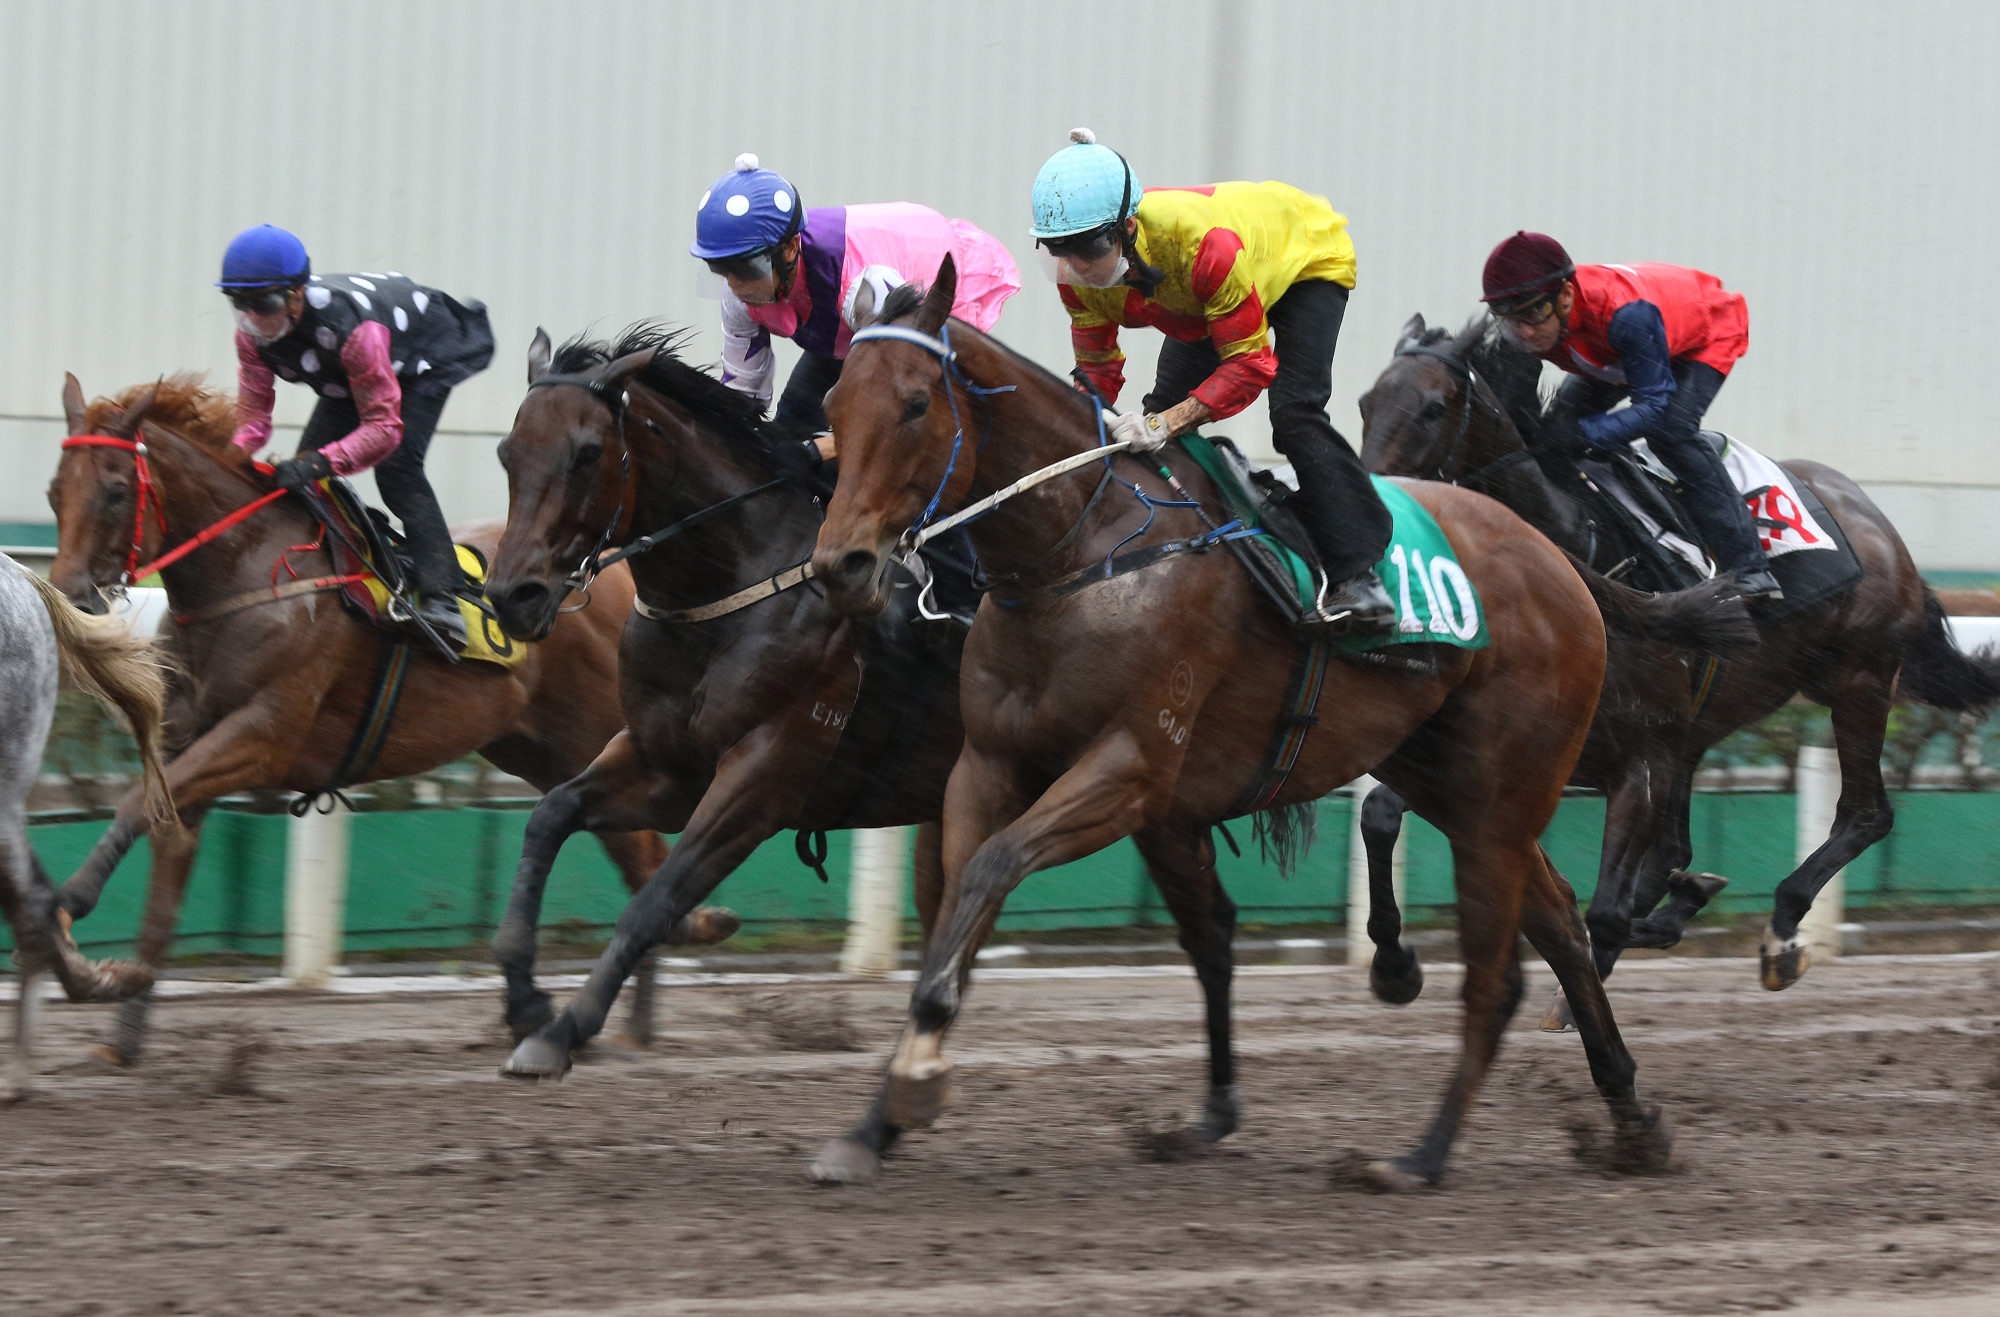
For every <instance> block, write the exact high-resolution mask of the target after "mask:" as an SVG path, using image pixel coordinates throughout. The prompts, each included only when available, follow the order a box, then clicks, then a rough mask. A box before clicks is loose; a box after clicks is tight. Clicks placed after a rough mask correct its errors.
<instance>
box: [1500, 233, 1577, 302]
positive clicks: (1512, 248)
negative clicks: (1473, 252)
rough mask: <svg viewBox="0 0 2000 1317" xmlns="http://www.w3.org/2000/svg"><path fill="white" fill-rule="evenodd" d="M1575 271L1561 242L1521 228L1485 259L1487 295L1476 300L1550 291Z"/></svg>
mask: <svg viewBox="0 0 2000 1317" xmlns="http://www.w3.org/2000/svg"><path fill="white" fill-rule="evenodd" d="M1575 273H1576V265H1575V264H1574V263H1573V262H1572V261H1571V260H1570V258H1569V253H1568V252H1566V251H1564V250H1563V245H1562V244H1561V243H1559V242H1557V241H1556V240H1555V239H1554V238H1551V237H1550V236H1549V235H1548V234H1546V233H1530V232H1528V231H1527V230H1526V229H1522V230H1521V231H1520V232H1518V233H1516V234H1515V235H1514V236H1513V237H1511V238H1508V239H1506V240H1505V241H1503V242H1502V243H1501V244H1500V245H1499V246H1498V247H1495V248H1494V249H1493V254H1492V255H1490V256H1488V257H1487V258H1486V273H1485V276H1484V278H1483V280H1482V282H1483V283H1484V284H1485V287H1486V295H1485V296H1484V297H1482V298H1480V299H1479V300H1480V301H1482V302H1496V301H1499V300H1501V299H1503V298H1509V297H1519V296H1520V295H1521V294H1523V293H1539V292H1553V291H1554V290H1555V288H1556V286H1557V285H1558V284H1560V283H1561V282H1562V281H1563V280H1565V279H1567V278H1569V277H1570V276H1571V275H1573V274H1575Z"/></svg>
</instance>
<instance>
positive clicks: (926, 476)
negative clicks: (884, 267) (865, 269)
mask: <svg viewBox="0 0 2000 1317" xmlns="http://www.w3.org/2000/svg"><path fill="white" fill-rule="evenodd" d="M957 291H958V269H957V266H956V264H955V263H954V262H953V260H952V258H951V257H950V256H949V255H947V256H946V257H945V258H944V263H943V264H942V265H940V266H939V267H938V272H937V278H936V280H935V281H933V282H932V284H931V286H930V291H929V292H926V293H922V294H919V292H918V290H917V289H916V288H915V287H914V286H912V285H904V286H903V287H901V288H898V289H896V290H895V291H893V292H891V293H890V294H889V296H888V298H887V299H886V300H885V301H884V302H883V304H882V307H881V309H880V311H879V312H878V315H877V319H876V322H875V323H874V324H872V325H869V326H867V327H866V328H864V329H861V330H859V331H857V332H856V334H855V337H854V344H853V346H852V347H851V348H850V349H849V351H848V355H847V361H846V363H845V365H844V366H843V367H842V368H841V372H840V382H839V383H838V384H836V385H834V386H833V388H832V389H831V390H830V391H829V392H828V393H827V395H826V415H827V421H828V422H829V424H831V425H832V427H833V433H834V445H835V448H836V450H837V451H838V453H839V455H840V482H839V485H838V486H837V487H836V488H835V490H834V494H833V498H832V499H831V500H830V501H829V502H828V504H827V509H826V522H825V524H824V525H823V526H821V527H820V533H819V547H818V549H817V551H816V552H815V553H814V554H813V573H814V575H815V576H816V577H817V579H818V580H819V582H820V584H821V586H822V588H824V589H825V591H826V598H827V602H828V603H830V604H832V605H833V607H834V608H835V609H837V610H839V611H841V612H844V613H850V614H864V613H873V612H876V611H879V610H880V609H881V607H882V606H883V603H884V602H885V600H886V598H887V596H886V595H885V593H884V590H883V577H884V574H885V573H886V571H887V569H888V566H889V561H890V557H891V555H892V554H893V553H894V551H895V548H896V544H897V542H898V541H899V540H901V538H902V537H903V533H904V532H905V531H907V530H909V529H910V528H911V527H912V526H913V525H914V524H915V523H916V522H917V521H918V520H920V519H921V518H923V517H924V515H925V513H926V512H927V511H932V510H935V509H937V508H939V507H941V506H950V505H953V504H955V502H956V501H957V500H958V499H959V498H961V497H962V496H963V495H964V493H965V491H966V490H967V489H969V488H970V487H971V484H972V479H973V473H974V469H975V456H976V455H975V454H974V453H973V452H972V451H970V446H969V445H968V444H967V443H966V442H965V441H964V438H963V431H962V430H961V428H960V426H959V424H958V420H957V417H958V414H959V410H960V406H959V403H962V402H963V401H964V399H963V397H961V399H960V400H958V402H955V401H954V399H953V397H952V394H951V387H952V382H951V377H950V376H951V372H950V371H949V370H948V364H949V362H948V353H947V349H946V348H945V346H944V345H943V343H942V342H940V341H939V339H938V334H939V332H940V331H941V330H943V329H944V327H945V321H946V320H947V319H949V318H950V316H951V307H952V301H953V299H954V298H955V297H956V295H957Z"/></svg>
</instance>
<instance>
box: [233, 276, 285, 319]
mask: <svg viewBox="0 0 2000 1317" xmlns="http://www.w3.org/2000/svg"><path fill="white" fill-rule="evenodd" d="M222 291H223V293H224V294H225V295H226V296H227V297H228V298H229V304H230V305H231V306H233V307H235V308H236V309H237V310H238V311H243V312H247V313H248V314H250V315H253V316H270V315H276V314H277V313H278V312H280V311H282V310H284V309H285V301H286V299H287V298H288V297H289V296H290V294H291V289H290V288H288V287H286V286H285V285H283V284H272V285H269V286H266V287H263V288H225V289H223V290H222Z"/></svg>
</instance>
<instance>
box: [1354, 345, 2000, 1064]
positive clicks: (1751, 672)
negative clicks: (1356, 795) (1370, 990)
mask: <svg viewBox="0 0 2000 1317" xmlns="http://www.w3.org/2000/svg"><path fill="white" fill-rule="evenodd" d="M1539 374H1540V363H1539V362H1538V361H1537V360H1536V359H1535V358H1533V357H1530V356H1528V355H1527V354H1526V353H1523V352H1520V351H1518V350H1516V349H1514V348H1511V347H1509V346H1507V345H1505V344H1504V343H1496V342H1493V341H1490V338H1489V336H1488V334H1487V332H1486V322H1485V321H1484V320H1483V319H1482V320H1475V321H1474V322H1473V323H1472V324H1470V325H1468V326H1467V327H1466V328H1465V329H1464V330H1462V331H1461V332H1460V333H1459V334H1457V335H1456V336H1453V335H1452V334H1450V333H1448V332H1447V331H1444V330H1441V329H1436V328H1427V327H1426V326H1425V325H1424V321H1423V317H1422V316H1417V317H1415V318H1413V319H1412V320H1411V321H1410V322H1409V324H1407V325H1405V326H1404V329H1403V335H1402V337H1401V339H1400V340H1399V341H1398V343H1397V346H1396V355H1395V356H1394V357H1393V358H1392V359H1391V360H1390V362H1389V365H1388V367H1387V368H1386V369H1384V370H1383V372H1382V375H1381V377H1380V378H1379V379H1377V380H1376V381H1375V385H1374V387H1373V388H1371V389H1370V390H1369V391H1368V392H1367V393H1366V394H1365V395H1363V397H1362V399H1361V415H1362V423H1363V427H1364V430H1363V434H1364V439H1363V445H1362V456H1363V460H1364V461H1365V462H1366V463H1367V464H1368V466H1369V468H1370V469H1371V470H1373V471H1377V472H1380V473H1382V474H1384V475H1404V476H1426V477H1433V478H1436V479H1439V480H1449V481H1452V482H1454V483H1457V484H1460V485H1462V486H1464V487H1468V488H1476V489H1478V490H1479V491H1481V492H1482V493H1485V494H1489V495H1491V496H1492V497H1494V498H1496V499H1499V500H1500V501H1501V502H1502V503H1505V504H1506V505H1507V506H1508V507H1510V508H1512V509H1514V511H1516V512H1518V513H1519V514H1521V516H1523V517H1524V518H1526V519H1527V520H1528V522H1529V523H1530V524H1531V525H1533V526H1534V527H1535V528H1536V529H1538V530H1540V531H1541V532H1542V533H1543V534H1545V535H1547V536H1548V537H1549V538H1550V539H1552V540H1554V541H1555V542H1556V543H1557V544H1560V545H1562V546H1563V547H1564V548H1565V549H1567V550H1569V551H1570V552H1571V553H1574V554H1576V555H1577V556H1579V557H1582V558H1587V557H1588V556H1589V554H1590V552H1591V550H1592V547H1593V545H1595V544H1596V543H1597V542H1598V538H1599V537H1598V536H1597V534H1596V532H1595V531H1594V530H1593V528H1592V525H1591V521H1590V516H1591V513H1590V509H1589V508H1587V507H1586V506H1585V505H1584V504H1583V502H1581V501H1580V500H1579V499H1578V498H1576V497H1573V496H1571V495H1570V494H1569V493H1568V492H1567V491H1566V490H1565V489H1563V488H1562V487H1561V486H1559V485H1557V484H1556V483H1555V482H1554V481H1553V480H1552V479H1550V477H1549V476H1548V474H1547V473H1546V472H1545V471H1544V470H1543V468H1542V466H1541V465H1540V464H1539V463H1538V462H1536V461H1534V460H1533V459H1532V457H1531V455H1530V453H1529V451H1528V448H1527V446H1526V444H1524V442H1523V440H1522V435H1521V431H1520V429H1519V428H1518V426H1517V422H1518V423H1519V425H1526V426H1530V427H1533V426H1535V425H1537V424H1538V421H1539V398H1538V396H1537V393H1536V379H1537V377H1538V376H1539ZM1784 466H1785V468H1786V469H1787V470H1788V471H1790V472H1791V473H1792V475H1793V477H1794V478H1795V479H1797V480H1798V481H1800V482H1801V483H1802V484H1804V485H1806V486H1808V487H1810V488H1811V489H1812V491H1813V492H1814V493H1815V494H1817V495H1818V496H1819V498H1820V501H1821V502H1822V503H1824V504H1825V505H1826V508H1827V510H1828V511H1829V512H1831V513H1832V514H1833V516H1834V518H1835V519H1836V520H1837V521H1838V522H1839V523H1840V527H1841V529H1842V530H1843V531H1844V532H1845V533H1846V535H1847V539H1848V542H1849V544H1850V545H1852V547H1853V549H1854V554H1855V557H1856V558H1858V559H1859V560H1860V563H1861V570H1862V575H1861V579H1860V580H1859V581H1858V582H1856V583H1855V584H1854V585H1853V586H1852V587H1850V588H1848V589H1847V590H1844V591H1842V592H1840V593H1839V594H1836V595H1834V596H1833V597H1832V598H1829V599H1826V600H1823V601H1821V602H1819V603H1815V604H1811V605H1809V606H1807V607H1804V608H1799V609H1796V610H1793V611H1782V610H1781V611H1778V612H1776V613H1773V612H1771V611H1769V610H1766V609H1762V608H1758V609H1753V610H1752V614H1751V615H1752V617H1753V618H1754V619H1755V620H1756V622H1757V630H1758V632H1759V638H1760V640H1761V643H1760V644H1758V645H1757V646H1756V647H1755V648H1752V649H1749V650H1747V651H1744V652H1743V653H1741V654H1739V655H1736V656H1733V657H1731V658H1729V659H1727V660H1724V661H1721V662H1719V663H1718V664H1717V665H1716V666H1715V667H1714V668H1713V670H1712V673H1711V674H1710V675H1708V676H1707V677H1706V678H1705V687H1706V688H1705V690H1703V691H1702V693H1701V696H1700V698H1696V687H1697V685H1699V684H1702V683H1700V682H1697V681H1694V680H1691V674H1690V673H1689V672H1688V671H1687V670H1686V668H1685V667H1683V666H1681V665H1680V664H1678V663H1677V662H1674V661H1672V660H1671V658H1669V657H1667V656H1663V655H1662V654H1661V653H1660V651H1659V650H1658V649H1657V647H1648V646H1644V645H1640V646H1635V647H1630V648H1629V649H1628V648H1627V647H1624V646H1620V645H1616V644H1614V646H1613V654H1612V666H1611V671H1610V674H1609V678H1608V689H1609V690H1610V691H1611V692H1614V693H1613V694H1607V696H1606V702H1605V708H1604V709H1603V710H1601V711H1600V713H1599V717H1598V721H1599V724H1600V729H1601V730H1600V734H1599V735H1597V736H1595V737H1593V738H1592V746H1591V749H1590V751H1589V752H1587V753H1586V755H1585V757H1584V762H1585V771H1584V772H1583V773H1582V774H1581V775H1579V777H1578V781H1579V782H1582V783H1583V784H1585V785H1589V786H1601V787H1603V788H1604V789H1605V791H1606V792H1607V794H1608V797H1609V800H1608V808H1607V810H1606V814H1605V832H1604V851H1603V861H1602V865H1601V868H1600V871H1599V878H1598V885H1597V890H1596V892H1595V893H1594V894H1593V895H1592V897H1591V902H1590V914H1589V920H1588V922H1589V927H1590V931H1591V937H1592V940H1593V942H1594V943H1595V947H1596V952H1597V959H1598V965H1599V968H1600V970H1601V971H1602V972H1603V973H1605V974H1609V973H1610V972H1611V968H1612V966H1613V965H1614V964H1615V963H1616V962H1617V959H1618V954H1619V952H1620V951H1622V950H1623V949H1624V948H1625V947H1627V946H1643V947H1670V946H1673V945H1674V944H1675V943H1676V942H1678V941H1680V939H1681V934H1682V931H1683V930H1684V929H1685V927H1686V925H1687V921H1688V920H1689V919H1690V918H1691V917H1692V916H1693V915H1694V914H1695V913H1696V912H1697V911H1699V910H1700V909H1701V907H1702V905H1703V904H1704V903H1705V902H1706V901H1707V899H1708V898H1709V897H1710V896H1712V895H1713V894H1714V892H1715V891H1717V890H1719V889H1720V888H1721V886H1722V881H1721V880H1720V879H1718V878H1716V877H1715V876H1714V875H1710V874H1689V873H1687V872H1686V869H1687V866H1688V865H1689V863H1690V862H1691V861H1692V859H1693V854H1694V851H1693V844H1692V842H1691V840H1690V837H1689V830H1688V806H1689V801H1690V799H1691V796H1692V793H1693V789H1694V774H1695V770H1696V769H1697V768H1698V767H1699V766H1700V764H1701V757H1702V755H1703V754H1704V753H1706V752H1707V750H1708V748H1709V747H1710V746H1712V745H1714V744H1715V743H1716V742H1717V741H1719V740H1721V739H1722V738H1723V737H1725V736H1727V735H1728V734H1729V733H1731V732H1733V731H1735V730H1736V729H1737V728H1739V727H1742V726H1743V725H1744V724H1746V723H1749V722H1753V721H1755V720H1756V719H1758V718H1762V717H1763V716H1764V715H1766V714H1768V713H1770V712H1771V711H1772V710H1774V709H1776V708H1777V707H1778V706H1779V705H1781V704H1783V703H1785V702H1786V701H1787V700H1789V699H1791V698H1792V696H1793V695H1794V694H1796V693H1800V692H1803V693H1804V694H1805V695H1806V696H1807V697H1808V698H1810V699H1812V700H1814V701H1816V702H1818V703H1820V704H1824V705H1826V706H1827V707H1828V708H1829V709H1831V710H1832V711H1833V736H1834V746H1835V749H1836V750H1837V752H1838V754H1839V757H1840V800H1839V803H1838V805H1837V806H1836V807H1835V812H1834V820H1833V829H1832V831H1831V833H1830V834H1829V835H1828V837H1827V839H1826V841H1825V842H1823V843H1821V845H1820V846H1819V847H1818V848H1817V849H1815V850H1814V851H1813V853H1812V854H1811V855H1809V856H1807V857H1806V858H1805V859H1804V860H1802V861H1800V863H1799V865H1798V867H1797V868H1796V869H1794V870H1793V871H1792V873H1791V874H1790V875H1789V876H1788V877H1786V878H1785V879H1784V881H1783V882H1781V883H1779V884H1778V890H1777V895H1776V899H1775V901H1774V903H1773V908H1772V911H1771V920H1770V924H1769V926H1768V927H1767V928H1766V930H1765V933H1764V940H1763V945H1762V946H1761V948H1760V960H1761V965H1760V973H1761V977H1762V980H1763V984H1764V986H1765V987H1766V988H1770V989H1772V990H1774V991H1775V990H1778V989H1781V988H1786V987H1789V986H1790V985H1791V984H1793V983H1795V982H1797V981H1798V979H1799V976H1800V975H1802V974H1803V973H1804V972H1805V970H1806V965H1807V963H1808V953H1807V949H1806V947H1805V946H1804V944H1803V942H1802V940H1801V939H1800V937H1799V921H1800V919H1802V918H1803V917H1804V916H1805V913H1806V911H1807V910H1808V909H1810V908H1811V906H1812V902H1813V897H1814V896H1816V895H1817V894H1818V893H1819V890H1820V888H1821V887H1823V886H1825V884H1826V882H1827V880H1828V879H1829V878H1831V877H1832V876H1833V875H1834V874H1836V873H1838V872H1839V871H1840V869H1841V868H1842V867H1843V866H1845V865H1847V864H1850V863H1852V862H1853V860H1854V859H1855V857H1856V856H1858V855H1860V854H1861V853H1862V852H1863V851H1865V850H1867V849H1868V847H1870V846H1872V845H1873V844H1874V843H1876V842H1878V841H1880V840H1881V839H1882V838H1883V837H1885V836H1887V835H1888V832H1889V828H1890V825H1891V824H1892V823H1893V821H1894V818H1893V815H1892V814H1891V812H1890V807H1889V793H1888V791H1887V790H1886V789H1885V788H1884V786H1883V784H1882V739H1883V735H1884V731H1885V729H1886V726H1887V723H1888V718H1889V703H1890V699H1891V697H1892V696H1893V695H1894V693H1895V691H1896V689H1897V682H1898V679H1899V676H1900V680H1901V684H1902V692H1903V694H1904V695H1905V696H1909V697H1914V698H1916V699H1919V700H1922V701H1923V702H1924V703H1926V704H1930V705H1934V706H1936V707H1938V708H1943V709H1961V710H1962V709H1972V708H1978V707H1982V706H1984V705H1986V704H1988V703H1991V702H1992V701H1994V700H1995V699H1996V698H2000V660H1996V659H1994V658H1993V657H1992V656H1991V655H1980V656H1978V657H1968V656H1966V655H1964V654H1961V653H1959V651H1958V650H1957V649H1956V648H1954V647H1953V645H1952V642H1951V638H1950V636H1949V635H1947V634H1946V632H1945V629H1944V613H1943V609H1942V608H1941V606H1940V605H1939V604H1938V602H1937V599H1936V598H1935V596H1933V595H1932V594H1931V592H1930V591H1929V589H1928V588H1927V587H1926V586H1925V585H1924V581H1923V578H1922V577H1921V576H1920V575H1919V574H1918V573H1917V569H1916V565H1915V564H1914V563H1913V562H1912V561H1911V560H1910V552H1909V550H1908V548H1906V547H1905V546H1904V544H1903V540H1902V537H1901V536H1899V535H1898V534H1897V533H1896V529H1895V527H1893V526H1891V525H1890V524H1889V520H1888V518H1887V517H1885V516H1883V515H1882V512H1881V509H1879V508H1877V507H1876V506H1875V505H1874V503H1872V502H1870V501H1869V498H1868V496H1867V495H1866V494H1864V493H1862V492H1861V490H1860V488H1859V487H1858V486H1856V485H1855V484H1854V482H1853V481H1851V480H1849V479H1848V478H1847V477H1846V476H1844V475H1842V474H1841V473H1840V472H1838V471H1835V470H1834V469H1833V468H1831V467H1828V466H1823V465H1821V464H1820V463H1818V462H1799V461H1793V462H1787V463H1785V464H1784ZM1663 659H1664V660H1665V661H1664V664H1663ZM1694 675H1696V676H1700V675H1701V674H1700V673H1697V674H1694ZM1383 804H1384V802H1378V807H1379V806H1381V805H1383ZM1371 813H1378V811H1371ZM1395 826H1396V818H1395V813H1394V811H1393V808H1379V813H1378V817H1377V818H1376V819H1375V820H1374V821H1373V826H1372V828H1371V831H1373V832H1375V833H1377V834H1379V840H1378V841H1377V843H1376V844H1375V845H1372V846H1371V850H1372V851H1375V852H1378V853H1380V854H1384V855H1386V853H1387V846H1388V845H1390V844H1393V839H1394V829H1395ZM1377 887H1378V890H1381V885H1380V884H1377ZM1663 896H1665V897H1666V898H1667V901H1666V903H1665V904H1664V905H1661V906H1660V908H1659V909H1658V910H1657V911H1655V910H1654V908H1653V907H1654V906H1655V905H1656V904H1659V902H1660V900H1661V897H1663ZM1392 940H1393V936H1392ZM1561 1023H1563V1012H1562V1007H1561V1003H1560V1002H1558V1003H1557V1006H1556V1007H1555V1008H1554V1009H1553V1010H1552V1011H1551V1014H1550V1017H1549V1021H1548V1027H1559V1026H1560V1025H1561Z"/></svg>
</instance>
